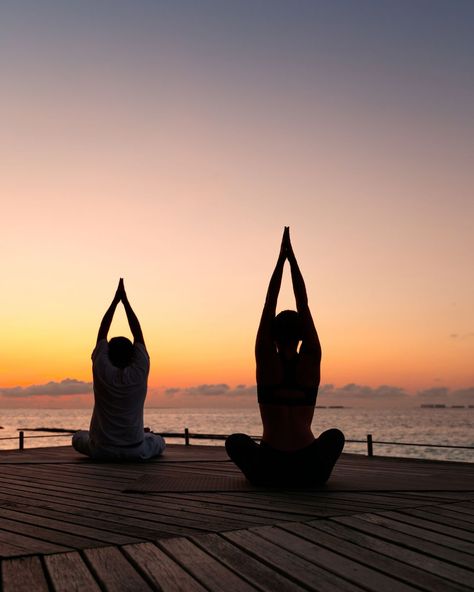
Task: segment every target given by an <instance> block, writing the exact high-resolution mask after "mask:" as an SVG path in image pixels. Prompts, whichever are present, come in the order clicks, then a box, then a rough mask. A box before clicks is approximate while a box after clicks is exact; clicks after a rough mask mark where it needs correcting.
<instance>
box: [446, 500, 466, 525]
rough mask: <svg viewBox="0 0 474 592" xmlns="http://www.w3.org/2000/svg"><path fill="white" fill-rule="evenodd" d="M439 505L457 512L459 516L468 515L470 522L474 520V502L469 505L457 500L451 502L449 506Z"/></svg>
mask: <svg viewBox="0 0 474 592" xmlns="http://www.w3.org/2000/svg"><path fill="white" fill-rule="evenodd" d="M439 507H440V508H443V509H445V510H449V511H450V512H454V513H455V514H457V516H458V517H459V518H461V516H463V517H464V516H467V518H466V520H469V522H473V521H474V504H469V505H468V504H464V503H459V502H456V503H454V504H449V505H447V506H444V505H443V506H439Z"/></svg>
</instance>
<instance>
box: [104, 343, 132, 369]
mask: <svg viewBox="0 0 474 592" xmlns="http://www.w3.org/2000/svg"><path fill="white" fill-rule="evenodd" d="M132 358H133V343H132V342H131V341H130V339H127V338H126V337H112V339H111V340H110V341H109V359H110V361H111V362H112V364H113V365H114V366H116V367H117V368H126V367H127V366H130V364H131V363H132Z"/></svg>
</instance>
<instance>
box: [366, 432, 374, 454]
mask: <svg viewBox="0 0 474 592" xmlns="http://www.w3.org/2000/svg"><path fill="white" fill-rule="evenodd" d="M367 456H374V447H373V444H372V434H367Z"/></svg>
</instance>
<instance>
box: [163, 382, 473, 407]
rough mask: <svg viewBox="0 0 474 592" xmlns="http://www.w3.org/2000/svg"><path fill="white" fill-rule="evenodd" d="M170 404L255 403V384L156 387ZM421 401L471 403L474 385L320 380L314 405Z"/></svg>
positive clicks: (389, 404) (413, 403) (395, 404)
mask: <svg viewBox="0 0 474 592" xmlns="http://www.w3.org/2000/svg"><path fill="white" fill-rule="evenodd" d="M160 394H162V395H164V396H165V398H166V400H167V401H168V402H169V403H170V404H180V405H182V404H183V403H185V402H186V404H188V405H190V406H192V405H193V403H196V404H199V405H201V404H206V402H207V404H209V403H210V402H211V401H212V402H213V404H214V403H216V404H217V403H218V402H219V403H223V404H226V405H228V404H229V403H232V402H234V403H236V404H238V405H242V404H249V405H250V404H255V403H256V396H257V387H256V385H252V386H247V385H244V384H239V385H237V386H235V387H230V386H229V385H228V384H223V383H222V384H201V385H197V386H191V387H186V388H180V387H170V388H166V389H163V390H161V391H160ZM424 404H445V405H448V406H449V405H474V387H470V388H464V389H458V390H451V389H449V388H448V387H436V388H431V389H426V390H421V391H419V392H417V393H416V394H410V393H409V392H408V391H406V390H405V389H404V388H402V387H398V386H393V385H386V384H383V385H380V386H377V387H371V386H367V385H361V384H355V383H349V384H346V385H344V386H341V387H336V386H334V385H333V384H324V385H321V387H320V388H319V394H318V405H321V406H324V405H328V406H329V405H344V406H347V407H352V406H354V407H357V406H364V407H365V406H368V407H404V406H415V407H417V406H419V405H424Z"/></svg>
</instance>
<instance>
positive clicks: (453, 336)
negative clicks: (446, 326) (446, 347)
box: [450, 331, 474, 341]
mask: <svg viewBox="0 0 474 592" xmlns="http://www.w3.org/2000/svg"><path fill="white" fill-rule="evenodd" d="M450 337H451V339H454V340H456V341H465V340H466V339H472V338H473V337H474V331H471V332H470V333H451V335H450Z"/></svg>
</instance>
